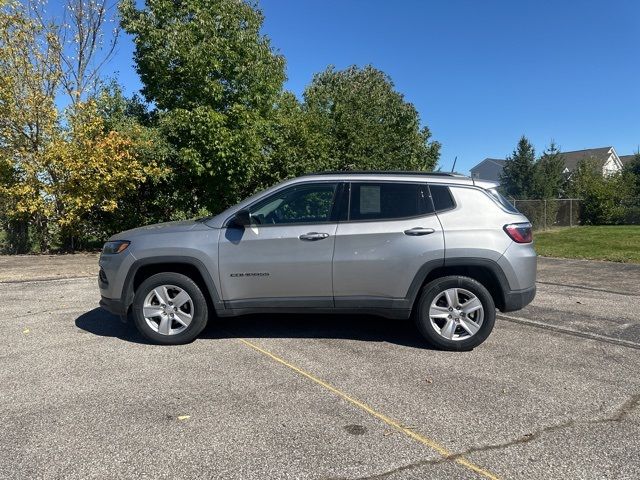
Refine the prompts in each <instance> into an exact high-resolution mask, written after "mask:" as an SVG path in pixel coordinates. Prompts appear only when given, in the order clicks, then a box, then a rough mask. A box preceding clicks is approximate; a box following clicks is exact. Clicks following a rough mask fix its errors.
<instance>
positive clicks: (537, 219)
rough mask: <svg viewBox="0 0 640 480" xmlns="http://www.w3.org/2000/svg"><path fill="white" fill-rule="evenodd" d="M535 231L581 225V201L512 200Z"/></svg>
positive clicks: (563, 199)
mask: <svg viewBox="0 0 640 480" xmlns="http://www.w3.org/2000/svg"><path fill="white" fill-rule="evenodd" d="M512 202H513V206H514V207H516V208H517V209H518V210H520V212H522V213H523V214H524V215H526V217H527V218H528V219H529V221H530V222H531V224H532V225H533V228H534V229H536V230H546V229H548V228H553V227H573V226H576V225H580V224H581V218H582V216H581V209H582V200H580V199H577V198H559V199H549V200H515V199H514V200H512Z"/></svg>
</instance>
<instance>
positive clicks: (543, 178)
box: [531, 140, 565, 199]
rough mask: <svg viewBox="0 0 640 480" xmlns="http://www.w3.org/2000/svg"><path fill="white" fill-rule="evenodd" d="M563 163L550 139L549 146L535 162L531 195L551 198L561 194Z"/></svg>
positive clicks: (563, 181)
mask: <svg viewBox="0 0 640 480" xmlns="http://www.w3.org/2000/svg"><path fill="white" fill-rule="evenodd" d="M564 169H565V164H564V159H563V158H562V153H561V152H560V149H559V148H558V146H557V145H556V143H555V142H554V141H553V140H552V141H551V144H550V145H549V147H548V148H547V149H546V150H545V151H544V152H543V153H542V156H541V157H540V159H539V160H538V161H537V162H536V163H535V168H534V185H533V188H532V191H531V195H532V196H533V197H535V198H543V199H552V198H559V197H560V196H562V192H563V187H564V183H565V174H564Z"/></svg>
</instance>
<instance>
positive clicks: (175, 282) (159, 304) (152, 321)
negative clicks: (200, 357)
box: [133, 272, 208, 345]
mask: <svg viewBox="0 0 640 480" xmlns="http://www.w3.org/2000/svg"><path fill="white" fill-rule="evenodd" d="M133 316H134V320H135V324H136V327H137V328H138V330H139V331H140V333H141V334H142V335H144V336H145V337H146V338H148V339H149V340H151V341H152V342H154V343H160V344H164V345H178V344H182V343H188V342H191V341H192V340H194V339H195V338H196V337H197V336H198V335H199V334H200V332H202V330H203V329H204V327H205V326H206V325H207V319H208V311H207V300H206V299H205V297H204V295H203V293H202V291H201V290H200V288H199V287H198V285H197V284H196V283H195V282H194V281H193V280H191V279H190V278H189V277H187V276H186V275H182V274H179V273H172V272H166V273H158V274H156V275H153V276H151V277H149V278H147V279H146V280H145V281H143V282H142V284H140V286H139V287H138V289H137V290H136V294H135V297H134V299H133Z"/></svg>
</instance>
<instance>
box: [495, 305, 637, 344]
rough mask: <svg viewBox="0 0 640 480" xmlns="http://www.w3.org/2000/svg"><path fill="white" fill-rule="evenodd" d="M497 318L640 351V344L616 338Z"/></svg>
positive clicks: (523, 320)
mask: <svg viewBox="0 0 640 480" xmlns="http://www.w3.org/2000/svg"><path fill="white" fill-rule="evenodd" d="M496 318H499V319H501V320H506V321H507V322H512V323H519V324H520V325H528V326H530V327H534V328H541V329H543V330H550V331H552V332H558V333H564V334H566V335H572V336H574V337H580V338H587V339H589V340H595V341H597V342H603V343H610V344H612V345H618V346H621V347H627V348H634V349H636V350H640V343H636V342H631V341H629V340H622V339H618V338H614V337H608V336H606V335H600V334H597V333H588V332H579V331H577V330H572V329H569V328H564V327H559V326H557V325H551V324H549V323H544V322H539V321H536V320H530V319H528V318H520V317H514V316H511V315H505V314H504V313H501V312H496Z"/></svg>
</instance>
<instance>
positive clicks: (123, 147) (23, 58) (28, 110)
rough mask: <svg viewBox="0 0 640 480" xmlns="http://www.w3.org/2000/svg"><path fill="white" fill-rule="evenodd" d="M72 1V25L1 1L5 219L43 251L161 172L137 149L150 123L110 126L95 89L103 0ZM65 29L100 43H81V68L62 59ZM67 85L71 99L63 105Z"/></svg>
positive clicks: (23, 244) (69, 242) (0, 169)
mask: <svg viewBox="0 0 640 480" xmlns="http://www.w3.org/2000/svg"><path fill="white" fill-rule="evenodd" d="M69 2H70V3H69V4H68V5H67V6H73V7H74V8H82V9H84V10H83V13H82V14H81V15H80V14H78V15H77V16H76V19H77V20H78V21H77V22H76V21H72V22H71V23H69V24H66V23H55V21H54V20H45V15H44V13H43V12H44V10H43V9H42V4H40V3H37V2H33V3H32V2H25V3H18V2H9V3H5V5H4V6H3V7H0V182H1V183H0V199H2V203H1V204H0V218H2V220H3V223H4V224H5V228H6V229H7V230H8V232H9V235H10V236H11V235H13V233H14V232H16V231H17V232H24V233H27V232H28V233H29V234H31V236H32V237H34V238H36V239H37V242H38V243H39V246H40V249H41V250H48V249H49V248H50V247H51V246H52V245H54V244H55V243H58V244H60V245H62V246H63V247H71V248H73V244H74V238H76V237H77V236H78V235H79V234H81V233H82V232H83V231H84V230H85V229H86V225H87V222H88V219H89V217H90V216H91V214H92V212H94V211H96V210H97V211H104V212H111V211H113V210H115V209H117V208H118V206H119V204H118V200H119V199H120V198H121V197H122V195H123V194H124V193H126V192H127V191H130V190H135V189H136V188H137V187H139V186H140V184H142V183H144V182H145V181H146V179H147V177H148V176H150V175H153V174H155V173H157V172H158V171H159V170H158V166H157V165H156V164H155V163H154V161H153V160H149V161H148V160H147V158H145V157H144V156H140V155H139V153H140V152H141V151H142V150H143V149H144V148H145V147H144V146H145V145H146V142H147V139H145V138H144V130H143V129H142V128H141V127H135V128H130V129H129V130H128V131H124V130H122V131H115V130H112V129H110V128H109V126H108V125H107V123H106V121H105V118H104V117H103V116H102V115H101V113H100V112H99V111H98V108H97V103H96V101H95V98H92V96H91V93H90V92H89V91H88V90H87V88H88V87H87V86H88V85H91V84H92V83H93V82H94V80H93V79H94V78H95V77H96V75H97V73H96V72H97V69H98V68H99V67H98V66H93V65H95V63H96V62H99V57H98V56H97V53H96V52H98V51H99V49H98V47H97V45H98V44H99V38H100V36H101V35H102V29H103V27H104V20H100V19H104V11H103V9H104V6H105V2H97V1H88V2H80V1H78V0H69ZM94 10H95V11H94ZM96 12H97V13H96ZM101 12H102V13H101ZM82 18H87V19H92V20H87V21H86V22H83V21H81V19H82ZM79 30H82V32H80V31H79ZM65 38H75V39H85V41H87V42H90V43H91V42H93V43H92V44H93V46H92V47H90V48H87V47H85V46H83V45H78V46H77V49H75V52H76V53H78V52H84V53H82V54H81V55H84V60H82V62H79V63H77V64H76V65H77V66H78V68H71V67H68V66H66V63H65V62H64V56H65V55H67V54H68V52H67V53H62V52H63V50H64V48H63V47H64V44H63V39H65ZM70 48H71V51H74V48H76V47H70ZM71 55H72V54H71ZM67 67H68V68H67ZM69 85H74V86H73V87H69ZM70 88H73V89H75V90H73V92H71V91H70V90H69V89H70ZM78 89H79V90H80V91H81V93H80V94H78ZM64 92H67V93H69V94H72V95H71V97H73V98H72V99H71V102H70V105H69V106H68V107H67V108H66V109H64V110H60V109H59V107H58V105H57V103H56V98H57V95H58V94H59V93H64ZM26 224H28V225H29V229H28V230H27V229H26V228H23V227H24V225H26ZM10 243H13V244H14V245H10V249H11V250H12V251H14V252H17V251H24V250H26V249H27V248H28V247H29V241H28V238H27V241H25V239H24V238H23V239H20V241H19V242H15V241H13V240H11V239H10ZM15 245H19V248H16V246H15Z"/></svg>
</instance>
